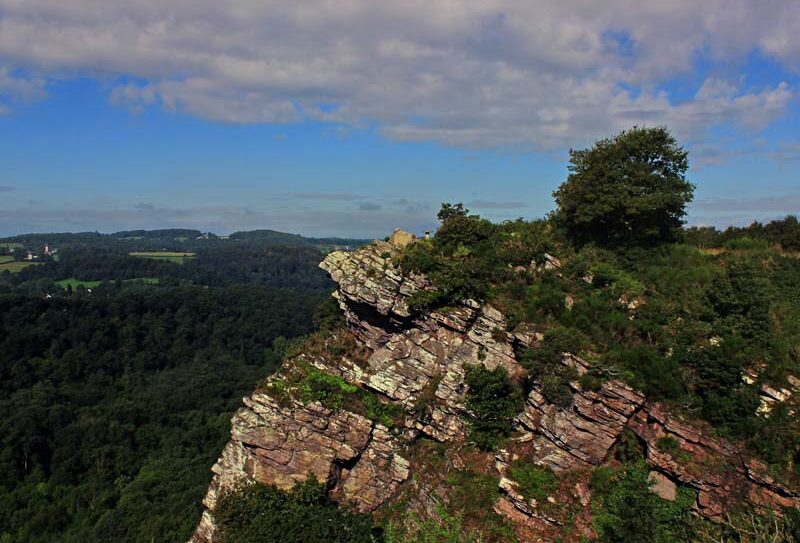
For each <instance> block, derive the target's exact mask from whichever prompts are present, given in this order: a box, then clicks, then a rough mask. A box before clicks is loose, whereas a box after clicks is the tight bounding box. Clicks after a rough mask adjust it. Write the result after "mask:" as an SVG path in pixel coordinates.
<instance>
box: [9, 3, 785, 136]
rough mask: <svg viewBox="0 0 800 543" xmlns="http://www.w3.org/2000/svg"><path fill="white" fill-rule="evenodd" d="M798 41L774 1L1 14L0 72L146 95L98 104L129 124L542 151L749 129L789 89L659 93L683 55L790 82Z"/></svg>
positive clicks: (121, 8) (146, 8)
mask: <svg viewBox="0 0 800 543" xmlns="http://www.w3.org/2000/svg"><path fill="white" fill-rule="evenodd" d="M798 27H800V2H794V1H790V0H706V1H705V2H702V3H697V2H695V1H693V0H692V1H689V0H674V1H671V2H668V3H667V2H631V1H630V0H608V1H606V2H595V1H592V0H571V1H568V0H559V1H556V0H553V1H538V2H534V1H531V0H487V1H485V2H456V1H453V0H425V1H422V0H396V1H390V0H384V1H381V2H371V1H368V0H338V1H336V2H330V1H325V0H305V1H302V2H286V1H275V0H273V1H262V0H137V1H135V2H108V1H106V0H71V1H70V2H64V1H63V0H24V1H23V0H0V64H6V65H7V66H12V67H15V68H23V69H25V70H29V71H33V72H36V73H39V74H43V75H47V76H50V77H70V76H71V75H74V74H85V73H90V74H94V75H95V76H97V77H107V76H112V77H114V76H132V77H135V78H137V79H139V80H142V81H147V83H145V84H141V85H134V84H130V83H125V84H122V85H120V86H119V87H118V88H116V89H114V90H113V91H112V92H111V96H110V99H111V101H112V102H113V103H116V104H120V105H124V106H125V107H128V108H131V109H132V110H133V111H140V110H141V109H143V108H145V107H148V106H152V105H154V104H161V105H162V106H163V107H166V108H169V109H172V110H175V111H180V112H185V113H188V114H191V115H195V116H199V117H203V118H207V119H212V120H216V121H222V122H233V123H259V122H274V123H286V122H296V121H300V120H303V119H307V118H311V119H318V120H323V121H328V122H331V123H336V124H337V125H343V126H355V127H358V126H368V125H372V124H376V125H377V126H378V127H379V129H380V130H381V132H382V133H383V134H384V135H385V136H386V137H388V138H391V139H394V140H401V141H403V140H431V141H436V142H439V143H443V144H447V145H455V146H466V147H486V146H489V147H492V146H512V147H521V148H539V149H549V148H557V147H561V146H564V145H570V144H573V145H574V144H576V142H588V141H591V140H592V139H594V138H596V137H599V136H602V135H606V134H608V133H609V132H611V131H613V130H616V129H619V128H624V127H627V126H630V125H631V124H634V123H638V124H660V123H666V124H669V125H670V126H672V127H673V128H675V130H676V131H677V132H678V133H679V135H680V136H682V137H686V138H693V137H700V136H701V135H702V134H703V133H704V132H705V131H706V130H707V129H708V128H709V127H713V126H715V125H727V124H735V125H740V126H743V127H745V128H747V129H748V130H753V131H757V130H759V129H761V128H763V127H764V126H766V125H768V124H769V123H770V122H771V121H773V120H774V119H775V118H776V116H778V115H780V114H781V113H782V112H783V111H784V109H785V108H786V107H787V104H788V103H789V101H790V100H791V99H792V97H793V96H794V90H793V89H792V88H791V87H790V86H789V85H787V84H784V83H780V84H777V85H774V86H772V87H771V88H761V89H752V88H746V89H745V88H743V87H742V86H741V84H740V82H738V81H726V80H724V79H719V78H710V79H708V80H707V81H706V82H705V83H704V84H703V85H702V86H701V87H700V89H699V90H698V91H697V93H696V94H695V95H694V96H693V97H691V98H690V99H688V100H683V101H676V100H675V99H674V97H672V96H669V95H667V94H666V93H665V92H664V91H663V90H659V89H660V88H663V85H664V83H666V82H668V81H669V80H670V79H672V78H674V77H675V76H676V75H679V74H689V73H691V72H692V70H693V67H694V61H695V60H696V57H697V55H698V54H702V55H705V56H707V57H708V58H709V59H711V60H712V61H713V62H714V63H717V64H719V65H722V64H724V63H725V64H727V63H734V64H735V63H736V62H743V61H744V59H745V57H746V55H747V54H748V53H749V52H751V51H753V50H758V51H760V52H762V53H763V54H765V55H768V56H770V57H771V58H773V59H774V60H775V61H776V62H778V63H781V64H783V65H784V66H785V67H786V68H787V69H789V70H793V69H800V65H798V59H799V58H800V33H798V32H797V31H796V28H798ZM4 73H8V72H0V89H1V88H2V81H3V80H2V77H3V74H4ZM631 87H633V88H635V89H636V91H635V92H631V91H630V90H629V89H630V88H631ZM331 105H335V107H330V106H331Z"/></svg>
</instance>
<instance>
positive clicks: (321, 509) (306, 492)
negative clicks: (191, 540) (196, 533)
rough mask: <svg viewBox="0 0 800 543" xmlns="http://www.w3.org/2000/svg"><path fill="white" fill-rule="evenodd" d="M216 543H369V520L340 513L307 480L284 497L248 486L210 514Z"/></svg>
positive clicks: (373, 535) (373, 533)
mask: <svg viewBox="0 0 800 543" xmlns="http://www.w3.org/2000/svg"><path fill="white" fill-rule="evenodd" d="M214 518H215V519H216V521H217V526H218V530H219V541H220V543H308V542H309V541H324V542H326V543H375V542H376V541H381V540H382V536H381V532H380V530H378V529H376V528H375V527H373V524H372V518H371V517H370V515H366V514H359V513H352V512H350V511H347V510H345V509H341V508H340V507H338V506H337V505H336V504H335V503H333V502H331V501H330V499H329V498H328V497H327V495H326V492H325V487H324V485H322V484H320V483H318V482H317V480H316V479H314V478H313V477H311V478H309V479H308V480H307V481H306V482H304V483H300V484H298V485H297V486H295V487H294V488H293V489H292V490H290V491H288V492H284V491H281V490H278V489H277V488H276V487H274V486H268V485H261V484H253V485H247V486H244V487H242V488H240V489H238V490H235V491H233V492H229V493H226V494H223V495H222V496H221V498H220V500H219V502H218V503H217V507H216V509H215V510H214Z"/></svg>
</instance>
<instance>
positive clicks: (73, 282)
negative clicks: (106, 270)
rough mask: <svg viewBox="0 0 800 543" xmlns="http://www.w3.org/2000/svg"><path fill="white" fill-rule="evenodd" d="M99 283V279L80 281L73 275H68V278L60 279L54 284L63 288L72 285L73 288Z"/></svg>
mask: <svg viewBox="0 0 800 543" xmlns="http://www.w3.org/2000/svg"><path fill="white" fill-rule="evenodd" d="M100 283H101V281H81V280H80V279H75V278H74V277H70V278H69V279H62V280H61V281H56V285H58V286H59V287H61V288H64V289H65V288H68V287H72V288H73V289H76V288H78V287H84V288H94V287H96V286H98V285H99V284H100Z"/></svg>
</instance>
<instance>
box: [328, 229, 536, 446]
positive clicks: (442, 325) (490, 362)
mask: <svg viewBox="0 0 800 543" xmlns="http://www.w3.org/2000/svg"><path fill="white" fill-rule="evenodd" d="M394 237H397V234H395V236H394ZM398 249H399V247H398V246H397V245H395V244H393V243H389V242H375V244H374V245H371V246H369V247H365V248H364V249H362V250H360V251H357V252H355V253H332V254H331V255H329V256H328V257H327V258H326V259H325V260H324V261H323V262H322V264H321V265H320V266H321V267H322V268H323V269H324V270H326V271H328V273H330V275H331V277H332V278H333V280H334V281H336V282H337V283H339V290H338V291H337V292H336V293H335V295H334V296H335V297H336V299H337V300H338V301H339V304H340V306H341V308H342V310H343V311H344V314H345V318H346V320H347V322H348V324H349V325H350V328H351V330H353V332H354V333H355V334H356V336H357V337H358V338H359V340H361V341H362V342H363V343H364V344H365V345H367V346H368V347H369V348H370V349H372V350H373V352H372V354H371V355H370V357H369V358H368V360H367V366H366V368H364V369H363V372H362V373H361V375H360V376H359V380H360V381H361V383H363V384H364V385H365V386H366V387H367V388H369V389H371V390H374V391H376V392H379V393H381V394H383V395H385V396H386V397H388V398H390V399H392V400H395V401H398V402H400V403H402V404H403V405H404V406H405V407H406V408H407V409H408V410H409V411H414V412H415V413H417V415H418V416H416V417H415V418H414V419H410V420H409V422H408V425H409V427H410V428H412V429H414V430H417V431H420V432H422V433H424V434H426V435H429V436H430V437H433V438H434V439H437V440H439V441H447V440H451V439H455V438H459V437H463V435H464V432H465V423H464V420H463V417H461V415H463V410H464V405H463V403H464V394H465V393H466V389H465V386H464V377H465V373H466V369H465V368H466V367H467V366H470V365H476V364H483V365H484V366H486V367H487V368H489V369H494V368H495V367H497V366H502V367H504V368H505V369H506V370H507V371H508V372H509V373H510V374H512V375H517V374H520V372H521V371H522V368H521V367H520V366H519V364H518V363H517V362H516V359H515V357H514V350H513V348H512V346H511V340H512V338H511V336H510V335H509V334H507V333H506V332H505V320H504V318H503V315H502V314H501V313H500V312H499V311H497V310H496V309H494V308H492V307H491V306H488V305H486V306H481V305H479V304H478V303H477V302H474V301H471V300H467V301H465V302H464V304H463V305H461V306H459V307H456V308H453V309H451V310H450V311H448V312H447V313H439V312H431V313H427V314H423V315H412V312H411V310H410V309H409V299H410V298H411V296H412V295H413V294H414V293H415V292H418V291H420V290H427V289H430V288H432V287H431V285H430V283H429V282H428V281H427V279H426V278H424V277H421V276H417V275H413V274H411V275H407V276H404V275H403V274H401V273H400V271H399V270H398V269H396V268H395V266H394V265H393V264H392V261H391V257H392V256H394V255H396V253H397V250H398Z"/></svg>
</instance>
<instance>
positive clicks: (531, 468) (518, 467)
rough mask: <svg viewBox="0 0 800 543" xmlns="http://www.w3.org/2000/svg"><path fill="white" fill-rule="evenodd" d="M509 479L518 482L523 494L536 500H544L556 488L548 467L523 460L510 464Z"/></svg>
mask: <svg viewBox="0 0 800 543" xmlns="http://www.w3.org/2000/svg"><path fill="white" fill-rule="evenodd" d="M511 479H513V480H514V481H516V482H517V483H518V485H519V491H520V493H522V495H523V496H525V497H526V498H528V499H534V500H536V501H537V502H543V501H545V500H546V499H547V496H549V495H550V494H552V493H553V492H555V491H556V489H557V488H558V481H557V480H556V477H555V475H554V474H553V471H552V470H551V469H550V468H547V467H543V466H537V465H536V464H531V463H530V462H526V461H524V460H519V461H516V462H514V463H513V464H512V465H511Z"/></svg>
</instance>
